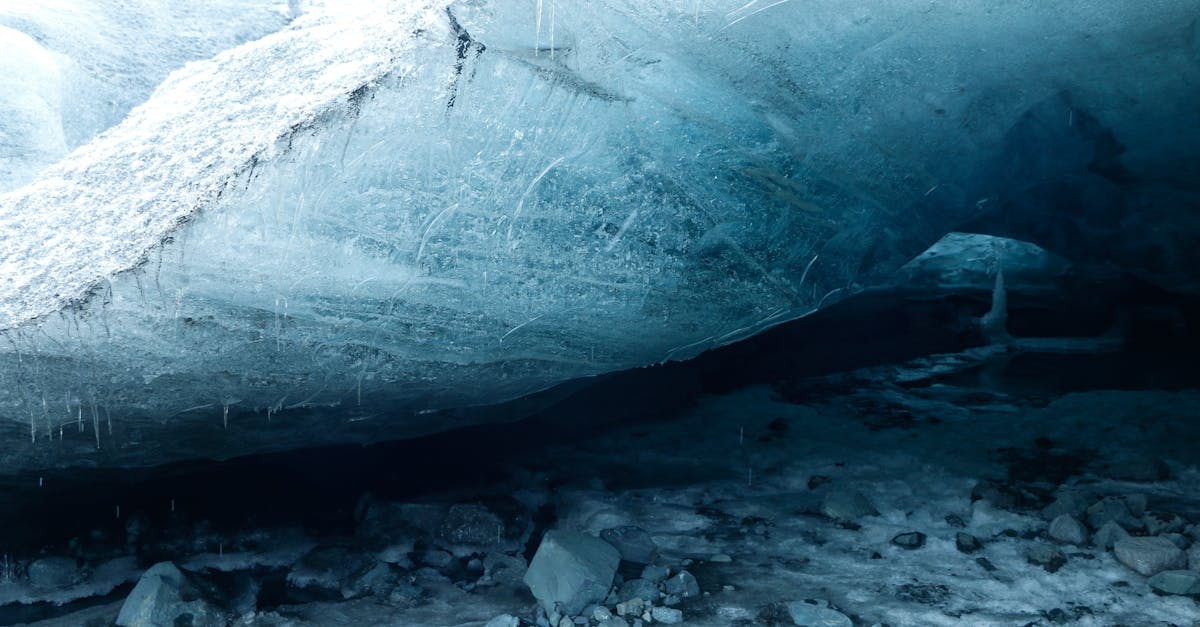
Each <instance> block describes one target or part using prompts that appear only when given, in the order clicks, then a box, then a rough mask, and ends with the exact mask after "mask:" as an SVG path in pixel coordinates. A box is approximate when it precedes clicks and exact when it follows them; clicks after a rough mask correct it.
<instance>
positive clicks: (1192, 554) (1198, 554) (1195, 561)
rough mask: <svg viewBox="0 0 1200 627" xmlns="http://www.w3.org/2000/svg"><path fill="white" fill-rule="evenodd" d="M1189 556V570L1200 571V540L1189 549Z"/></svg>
mask: <svg viewBox="0 0 1200 627" xmlns="http://www.w3.org/2000/svg"><path fill="white" fill-rule="evenodd" d="M1187 557H1188V570H1195V571H1200V542H1197V543H1195V544H1193V545H1192V548H1190V549H1188V552H1187Z"/></svg>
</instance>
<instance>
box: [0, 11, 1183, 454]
mask: <svg viewBox="0 0 1200 627" xmlns="http://www.w3.org/2000/svg"><path fill="white" fill-rule="evenodd" d="M175 4H176V3H169V2H165V1H164V2H151V1H149V0H145V1H143V2H140V3H133V4H131V3H124V2H105V1H103V0H93V1H91V2H83V1H80V2H76V3H68V2H54V3H39V4H38V5H37V6H36V7H35V8H27V9H23V10H18V9H14V8H11V7H0V42H3V44H4V47H3V49H2V50H3V52H2V53H0V67H2V68H6V70H7V71H6V72H5V73H3V74H0V87H3V89H2V90H0V175H2V176H3V177H5V180H0V190H10V191H8V192H7V193H6V194H4V195H0V334H2V337H0V442H2V447H0V470H8V471H11V470H15V469H30V468H37V467H45V466H67V465H145V464H154V463H161V462H164V461H169V460H173V459H182V458H189V457H226V456H232V455H236V454H241V453H247V452H252V451H256V450H264V449H269V448H287V447H298V446H304V445H311V444H318V443H327V442H336V441H367V440H370V439H373V438H378V437H391V436H399V435H406V434H414V433H419V432H425V431H430V430H436V429H444V428H447V427H450V426H454V424H455V423H454V421H453V420H452V419H450V418H448V417H447V414H446V413H444V412H441V411H439V410H448V409H453V408H457V407H464V406H470V405H482V404H489V403H495V402H498V401H503V400H507V399H512V398H516V397H519V396H521V395H524V394H528V393H530V392H533V391H536V390H540V389H544V388H546V387H548V386H550V385H553V384H554V383H557V382H561V381H564V380H569V379H573V378H577V377H583V376H587V375H593V374H598V373H603V372H608V371H612V370H616V369H622V368H629V367H634V366H639V365H645V364H650V363H656V362H660V361H663V360H669V359H684V358H688V357H691V356H694V355H696V354H698V353H699V352H702V351H704V350H706V349H708V348H711V347H714V346H719V345H722V344H727V343H730V342H733V341H736V340H738V339H741V338H744V337H747V336H749V335H752V334H754V333H755V332H757V331H759V330H762V329H764V328H766V327H769V326H771V325H774V324H778V323H780V322H783V321H786V320H788V319H791V318H795V317H797V316H801V315H804V314H805V313H807V312H810V311H812V310H813V309H814V308H816V307H818V306H820V305H821V304H823V303H826V302H831V301H832V300H836V299H838V298H841V297H844V296H845V295H847V294H849V293H852V292H853V291H854V290H855V289H857V288H859V287H860V286H862V285H866V284H870V283H873V282H877V281H880V280H882V279H883V277H886V276H887V275H888V273H890V272H891V271H893V270H894V269H896V268H897V267H899V266H900V265H901V264H902V263H903V262H904V261H906V260H907V259H909V258H911V257H913V256H914V255H916V254H918V253H919V252H921V250H923V249H924V248H925V247H926V246H927V245H929V244H930V243H932V242H933V241H935V240H936V239H938V238H939V237H940V236H941V235H942V234H944V233H946V232H947V231H950V230H953V229H956V228H973V229H975V230H980V231H987V232H995V233H997V234H1002V235H1012V236H1018V237H1023V238H1026V239H1030V240H1033V241H1035V242H1037V243H1038V244H1040V245H1042V246H1044V247H1046V248H1048V249H1050V250H1053V251H1055V252H1057V253H1059V254H1063V255H1066V256H1068V257H1071V258H1073V259H1076V260H1083V261H1089V262H1096V261H1103V262H1106V263H1112V264H1117V265H1119V266H1121V267H1122V268H1124V269H1126V270H1127V271H1130V272H1135V273H1138V274H1139V275H1141V276H1143V277H1144V278H1146V279H1147V280H1150V281H1154V282H1157V283H1159V284H1161V285H1167V286H1171V287H1173V288H1176V289H1184V290H1195V289H1196V287H1195V286H1196V284H1195V281H1196V277H1195V272H1194V268H1197V267H1200V257H1197V255H1200V253H1198V252H1197V251H1196V250H1195V248H1196V247H1194V246H1193V245H1190V244H1189V242H1192V241H1194V240H1195V238H1196V237H1197V236H1198V235H1200V224H1198V221H1200V218H1198V217H1197V212H1196V211H1195V209H1196V207H1197V194H1198V192H1200V190H1198V189H1197V185H1198V184H1197V182H1198V181H1200V160H1197V159H1196V158H1195V152H1196V146H1197V142H1198V141H1200V114H1198V113H1197V111H1200V25H1198V22H1197V19H1198V18H1200V2H1198V1H1197V0H1156V1H1149V2H1138V3H1131V2H1126V1H1124V0H1100V1H1094V2H1075V1H1054V2H1036V3H1034V2H1011V1H1009V0H1003V1H1001V0H984V1H980V0H960V1H953V0H949V1H931V2H921V3H912V2H900V1H898V2H872V3H859V2H846V1H845V0H806V1H804V2H800V1H798V0H796V1H787V0H784V1H782V2H781V1H778V0H771V1H768V0H750V1H748V2H747V1H746V0H737V1H730V2H726V1H719V0H686V1H684V0H649V1H647V0H639V1H638V2H632V1H628V2H626V1H624V0H599V1H598V0H536V1H534V0H529V1H515V0H509V1H504V0H459V1H456V2H446V1H438V2H413V1H390V2H386V1H382V0H381V1H372V2H333V1H329V2H325V3H317V4H313V5H302V4H301V3H296V2H293V3H291V4H290V6H288V7H278V6H276V5H275V4H273V3H271V2H254V1H252V0H224V1H223V2H217V3H203V7H202V8H199V7H197V8H190V9H181V8H178V7H175V6H174V5H175ZM296 16H299V17H296ZM292 18H295V19H294V20H292V21H290V23H289V22H288V20H291V19H292ZM273 31H274V32H273ZM268 33H271V34H268ZM243 41H248V43H241V42H243ZM238 44H240V45H238ZM221 50H224V51H223V52H219V53H218V51H221ZM214 54H215V56H212V55H214ZM197 59H198V60H197ZM188 61H191V62H189V63H187V64H186V65H182V64H183V63H185V62H188ZM181 65H182V68H181V69H178V70H176V71H174V72H173V73H171V74H170V76H169V77H167V78H166V79H165V81H163V82H162V83H161V84H158V83H159V81H160V80H162V79H163V77H164V76H165V75H166V74H167V73H168V72H169V71H171V70H175V69H176V68H179V67H180V66H181ZM156 85H157V87H156V88H155V86H156ZM151 90H153V93H152V94H149V92H150V91H151ZM143 99H144V102H142V100H143ZM139 102H140V104H138V106H136V107H135V108H132V110H130V108H131V107H133V105H134V104H137V103H139ZM101 131H102V132H101ZM70 149H73V151H72V152H70V154H67V151H68V150H70ZM979 263H981V264H986V263H989V262H988V260H980V261H979Z"/></svg>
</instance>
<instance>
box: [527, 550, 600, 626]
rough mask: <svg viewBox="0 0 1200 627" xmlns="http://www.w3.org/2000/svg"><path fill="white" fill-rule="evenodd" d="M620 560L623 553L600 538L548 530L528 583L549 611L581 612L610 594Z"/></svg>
mask: <svg viewBox="0 0 1200 627" xmlns="http://www.w3.org/2000/svg"><path fill="white" fill-rule="evenodd" d="M620 561H621V555H620V553H618V552H617V550H616V549H615V548H613V546H612V545H611V544H609V543H607V542H605V541H603V540H601V539H599V538H595V537H592V536H589V535H585V534H582V533H579V532H576V531H566V530H552V531H547V532H546V535H545V536H543V537H542V542H541V544H540V545H539V546H538V550H537V553H535V554H534V556H533V560H532V561H531V562H530V563H529V569H528V570H527V571H526V572H525V577H524V580H525V585H527V586H529V590H530V592H532V593H533V596H534V598H536V599H537V600H538V603H539V604H541V606H542V609H543V610H545V611H546V613H547V614H554V613H555V612H565V613H566V614H569V615H578V614H579V613H580V612H582V611H583V609H584V608H585V607H587V606H588V605H590V604H592V603H599V602H600V601H603V600H604V597H605V596H607V595H608V590H609V588H610V587H611V586H612V582H613V577H614V576H615V575H616V574H617V565H618V564H619V563H620Z"/></svg>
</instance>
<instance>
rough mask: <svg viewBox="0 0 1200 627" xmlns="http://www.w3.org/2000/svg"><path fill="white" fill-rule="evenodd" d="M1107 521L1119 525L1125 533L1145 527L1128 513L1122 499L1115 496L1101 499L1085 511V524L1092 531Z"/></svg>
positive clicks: (1139, 520)
mask: <svg viewBox="0 0 1200 627" xmlns="http://www.w3.org/2000/svg"><path fill="white" fill-rule="evenodd" d="M1109 521H1112V522H1115V523H1117V524H1118V525H1121V527H1122V528H1123V529H1125V530H1126V531H1134V530H1140V529H1142V528H1144V526H1145V525H1144V524H1143V523H1142V521H1141V519H1139V518H1137V517H1135V516H1134V515H1133V513H1132V512H1130V511H1129V506H1128V505H1126V504H1125V501H1124V499H1120V498H1117V497H1115V496H1108V497H1105V498H1102V499H1100V500H1099V501H1097V502H1096V503H1095V504H1093V505H1092V506H1091V507H1089V508H1088V510H1087V523H1088V526H1089V527H1091V528H1092V529H1099V528H1101V527H1103V526H1104V523H1106V522H1109Z"/></svg>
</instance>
